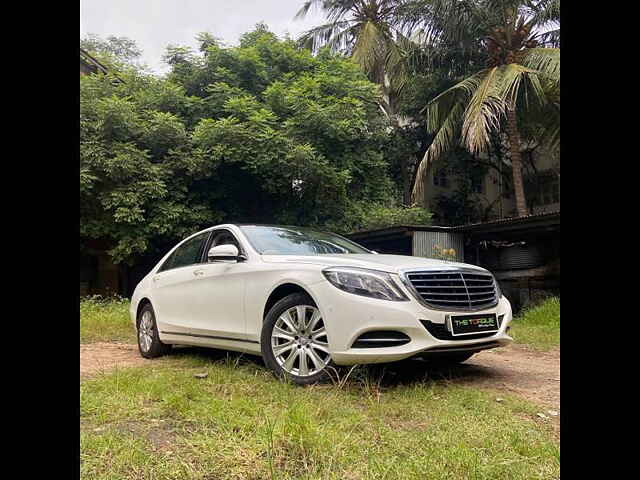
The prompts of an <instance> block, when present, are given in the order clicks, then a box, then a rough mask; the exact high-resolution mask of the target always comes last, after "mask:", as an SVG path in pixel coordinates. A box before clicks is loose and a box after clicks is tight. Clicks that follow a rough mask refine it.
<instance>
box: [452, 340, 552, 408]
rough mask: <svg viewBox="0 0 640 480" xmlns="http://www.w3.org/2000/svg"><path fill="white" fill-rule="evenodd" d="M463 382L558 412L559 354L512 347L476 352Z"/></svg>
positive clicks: (466, 367)
mask: <svg viewBox="0 0 640 480" xmlns="http://www.w3.org/2000/svg"><path fill="white" fill-rule="evenodd" d="M464 365H466V366H465V367H464V368H465V369H466V370H467V372H465V375H464V377H465V380H468V381H469V382H471V383H473V384H475V385H478V386H486V387H490V388H496V389H500V390H505V391H508V392H512V393H515V394H518V395H521V396H523V397H525V398H526V399H528V400H531V401H533V402H535V403H538V404H542V405H545V406H547V407H549V408H550V409H552V410H554V411H559V410H560V350H559V349H554V350H551V351H549V352H537V351H535V350H530V349H527V348H525V347H522V346H517V345H515V346H514V345H512V346H509V347H507V348H501V349H497V350H487V351H484V352H480V353H478V354H477V355H475V356H474V357H472V358H471V359H470V360H468V361H467V362H466V364H464Z"/></svg>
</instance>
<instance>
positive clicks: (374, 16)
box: [296, 0, 408, 124]
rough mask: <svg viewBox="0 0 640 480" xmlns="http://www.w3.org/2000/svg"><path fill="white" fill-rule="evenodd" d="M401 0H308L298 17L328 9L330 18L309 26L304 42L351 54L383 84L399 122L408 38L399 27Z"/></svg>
mask: <svg viewBox="0 0 640 480" xmlns="http://www.w3.org/2000/svg"><path fill="white" fill-rule="evenodd" d="M402 3H403V2H402V1H401V0H307V1H306V2H305V3H304V4H303V6H302V8H301V9H300V11H298V13H297V14H296V18H303V17H304V16H305V15H307V13H308V12H309V11H310V10H311V9H312V8H317V9H320V10H322V11H323V12H324V14H325V16H326V17H327V20H328V22H327V23H325V24H323V25H320V26H317V27H314V28H312V29H311V30H308V31H307V32H305V33H304V34H303V35H302V36H301V37H300V42H301V43H302V44H303V45H304V46H306V47H308V48H311V49H312V50H313V51H317V50H318V49H319V48H321V47H323V46H329V47H330V48H331V49H332V50H333V51H341V52H343V53H345V54H348V55H351V57H352V58H353V60H354V61H355V62H356V63H357V64H358V65H360V67H361V68H362V70H363V71H364V72H365V73H366V74H367V76H368V77H369V79H370V80H371V81H373V82H375V83H377V84H379V85H380V86H381V87H382V93H383V98H382V99H381V103H380V106H381V108H382V110H383V111H384V113H385V114H386V115H387V116H388V117H389V119H390V120H391V122H392V123H394V124H397V123H398V118H397V99H398V94H399V92H400V90H401V89H402V86H403V80H404V78H405V76H404V75H402V72H403V69H404V67H405V63H404V55H403V49H402V48H403V44H405V43H406V42H408V39H407V38H406V37H405V36H404V35H402V33H401V32H400V31H399V30H398V29H396V27H395V25H396V23H397V22H398V18H397V16H396V14H395V11H396V8H397V7H398V5H400V4H402Z"/></svg>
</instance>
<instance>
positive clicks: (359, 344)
mask: <svg viewBox="0 0 640 480" xmlns="http://www.w3.org/2000/svg"><path fill="white" fill-rule="evenodd" d="M410 341H411V338H409V336H408V335H407V334H406V333H402V332H396V331H391V330H375V331H372V332H366V333H363V334H362V335H360V336H359V337H358V338H357V339H356V341H355V342H353V345H351V348H384V347H398V346H400V345H404V344H406V343H409V342H410Z"/></svg>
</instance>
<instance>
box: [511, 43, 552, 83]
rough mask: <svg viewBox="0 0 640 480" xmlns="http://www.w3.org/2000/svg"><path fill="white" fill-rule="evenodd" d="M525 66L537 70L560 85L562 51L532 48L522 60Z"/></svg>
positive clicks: (526, 51)
mask: <svg viewBox="0 0 640 480" xmlns="http://www.w3.org/2000/svg"><path fill="white" fill-rule="evenodd" d="M521 63H522V65H523V66H525V67H527V68H531V69H533V70H537V71H538V72H540V74H541V75H543V76H545V77H548V78H550V79H553V80H554V81H556V82H558V83H560V49H559V48H530V49H527V50H525V54H524V56H523V58H522V60H521Z"/></svg>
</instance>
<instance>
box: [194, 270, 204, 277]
mask: <svg viewBox="0 0 640 480" xmlns="http://www.w3.org/2000/svg"><path fill="white" fill-rule="evenodd" d="M193 274H194V275H195V276H196V277H199V276H200V275H204V270H194V271H193Z"/></svg>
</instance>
